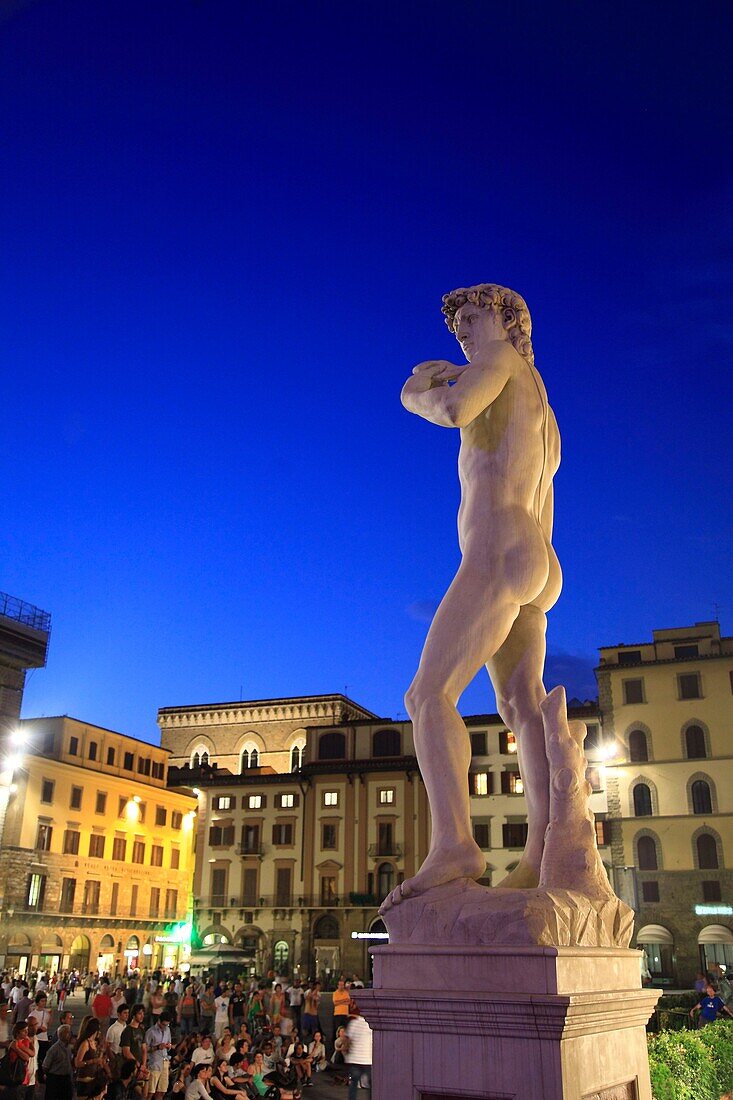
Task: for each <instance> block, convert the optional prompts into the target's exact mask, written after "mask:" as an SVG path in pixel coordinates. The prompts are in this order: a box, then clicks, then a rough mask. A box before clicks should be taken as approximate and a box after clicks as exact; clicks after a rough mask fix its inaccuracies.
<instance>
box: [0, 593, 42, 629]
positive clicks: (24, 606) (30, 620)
mask: <svg viewBox="0 0 733 1100" xmlns="http://www.w3.org/2000/svg"><path fill="white" fill-rule="evenodd" d="M0 615H4V616H5V618H6V619H15V621H16V623H23V624H24V625H25V626H30V627H32V628H33V630H43V631H45V632H46V634H48V632H49V630H50V629H51V615H50V614H49V612H48V611H41V609H40V607H34V606H33V604H32V603H26V602H25V600H19V599H18V598H17V596H9V595H8V593H7V592H0Z"/></svg>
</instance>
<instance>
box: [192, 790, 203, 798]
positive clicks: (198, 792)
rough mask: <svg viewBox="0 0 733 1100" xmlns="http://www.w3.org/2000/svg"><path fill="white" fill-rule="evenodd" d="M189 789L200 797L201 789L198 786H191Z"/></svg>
mask: <svg viewBox="0 0 733 1100" xmlns="http://www.w3.org/2000/svg"><path fill="white" fill-rule="evenodd" d="M191 790H192V791H193V793H194V794H195V795H196V797H197V798H200V797H201V791H200V790H199V789H198V787H191Z"/></svg>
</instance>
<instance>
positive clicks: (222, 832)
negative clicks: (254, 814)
mask: <svg viewBox="0 0 733 1100" xmlns="http://www.w3.org/2000/svg"><path fill="white" fill-rule="evenodd" d="M233 843H234V826H233V825H211V826H210V828H209V844H210V845H211V847H212V848H229V847H230V846H231V845H232V844H233Z"/></svg>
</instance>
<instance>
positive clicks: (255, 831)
mask: <svg viewBox="0 0 733 1100" xmlns="http://www.w3.org/2000/svg"><path fill="white" fill-rule="evenodd" d="M259 850H260V827H259V825H243V826H242V852H243V854H244V855H257V853H258V852H259Z"/></svg>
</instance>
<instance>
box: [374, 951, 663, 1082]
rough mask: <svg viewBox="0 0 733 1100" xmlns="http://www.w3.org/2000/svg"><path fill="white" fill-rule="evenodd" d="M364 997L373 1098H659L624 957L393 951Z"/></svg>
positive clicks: (377, 962) (646, 1000)
mask: <svg viewBox="0 0 733 1100" xmlns="http://www.w3.org/2000/svg"><path fill="white" fill-rule="evenodd" d="M372 955H373V959H374V986H373V988H372V989H359V990H355V991H354V994H355V996H356V1000H357V1002H358V1005H359V1008H360V1010H361V1011H362V1013H363V1014H364V1017H365V1018H366V1020H367V1021H368V1022H369V1024H370V1026H371V1027H372V1029H373V1031H374V1056H373V1071H372V1080H373V1084H372V1088H373V1097H374V1100H428V1098H430V1100H449V1098H452V1097H461V1098H462V1100H651V1088H650V1084H649V1062H648V1058H647V1047H646V1030H645V1027H646V1023H647V1021H648V1019H649V1017H650V1016H651V1013H652V1011H653V1010H654V1005H655V1004H656V1002H657V1000H658V998H659V996H660V994H659V991H658V990H650V989H642V988H641V984H640V974H641V968H640V962H639V960H640V952H639V951H632V950H628V949H624V948H612V947H610V948H602V947H549V946H546V947H542V946H524V947H523V946H518V945H517V946H514V945H512V946H494V947H477V946H468V945H466V946H461V945H455V946H454V945H451V946H446V947H439V946H433V945H424V944H423V945H420V944H396V945H395V944H389V945H385V946H380V947H375V948H372Z"/></svg>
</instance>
